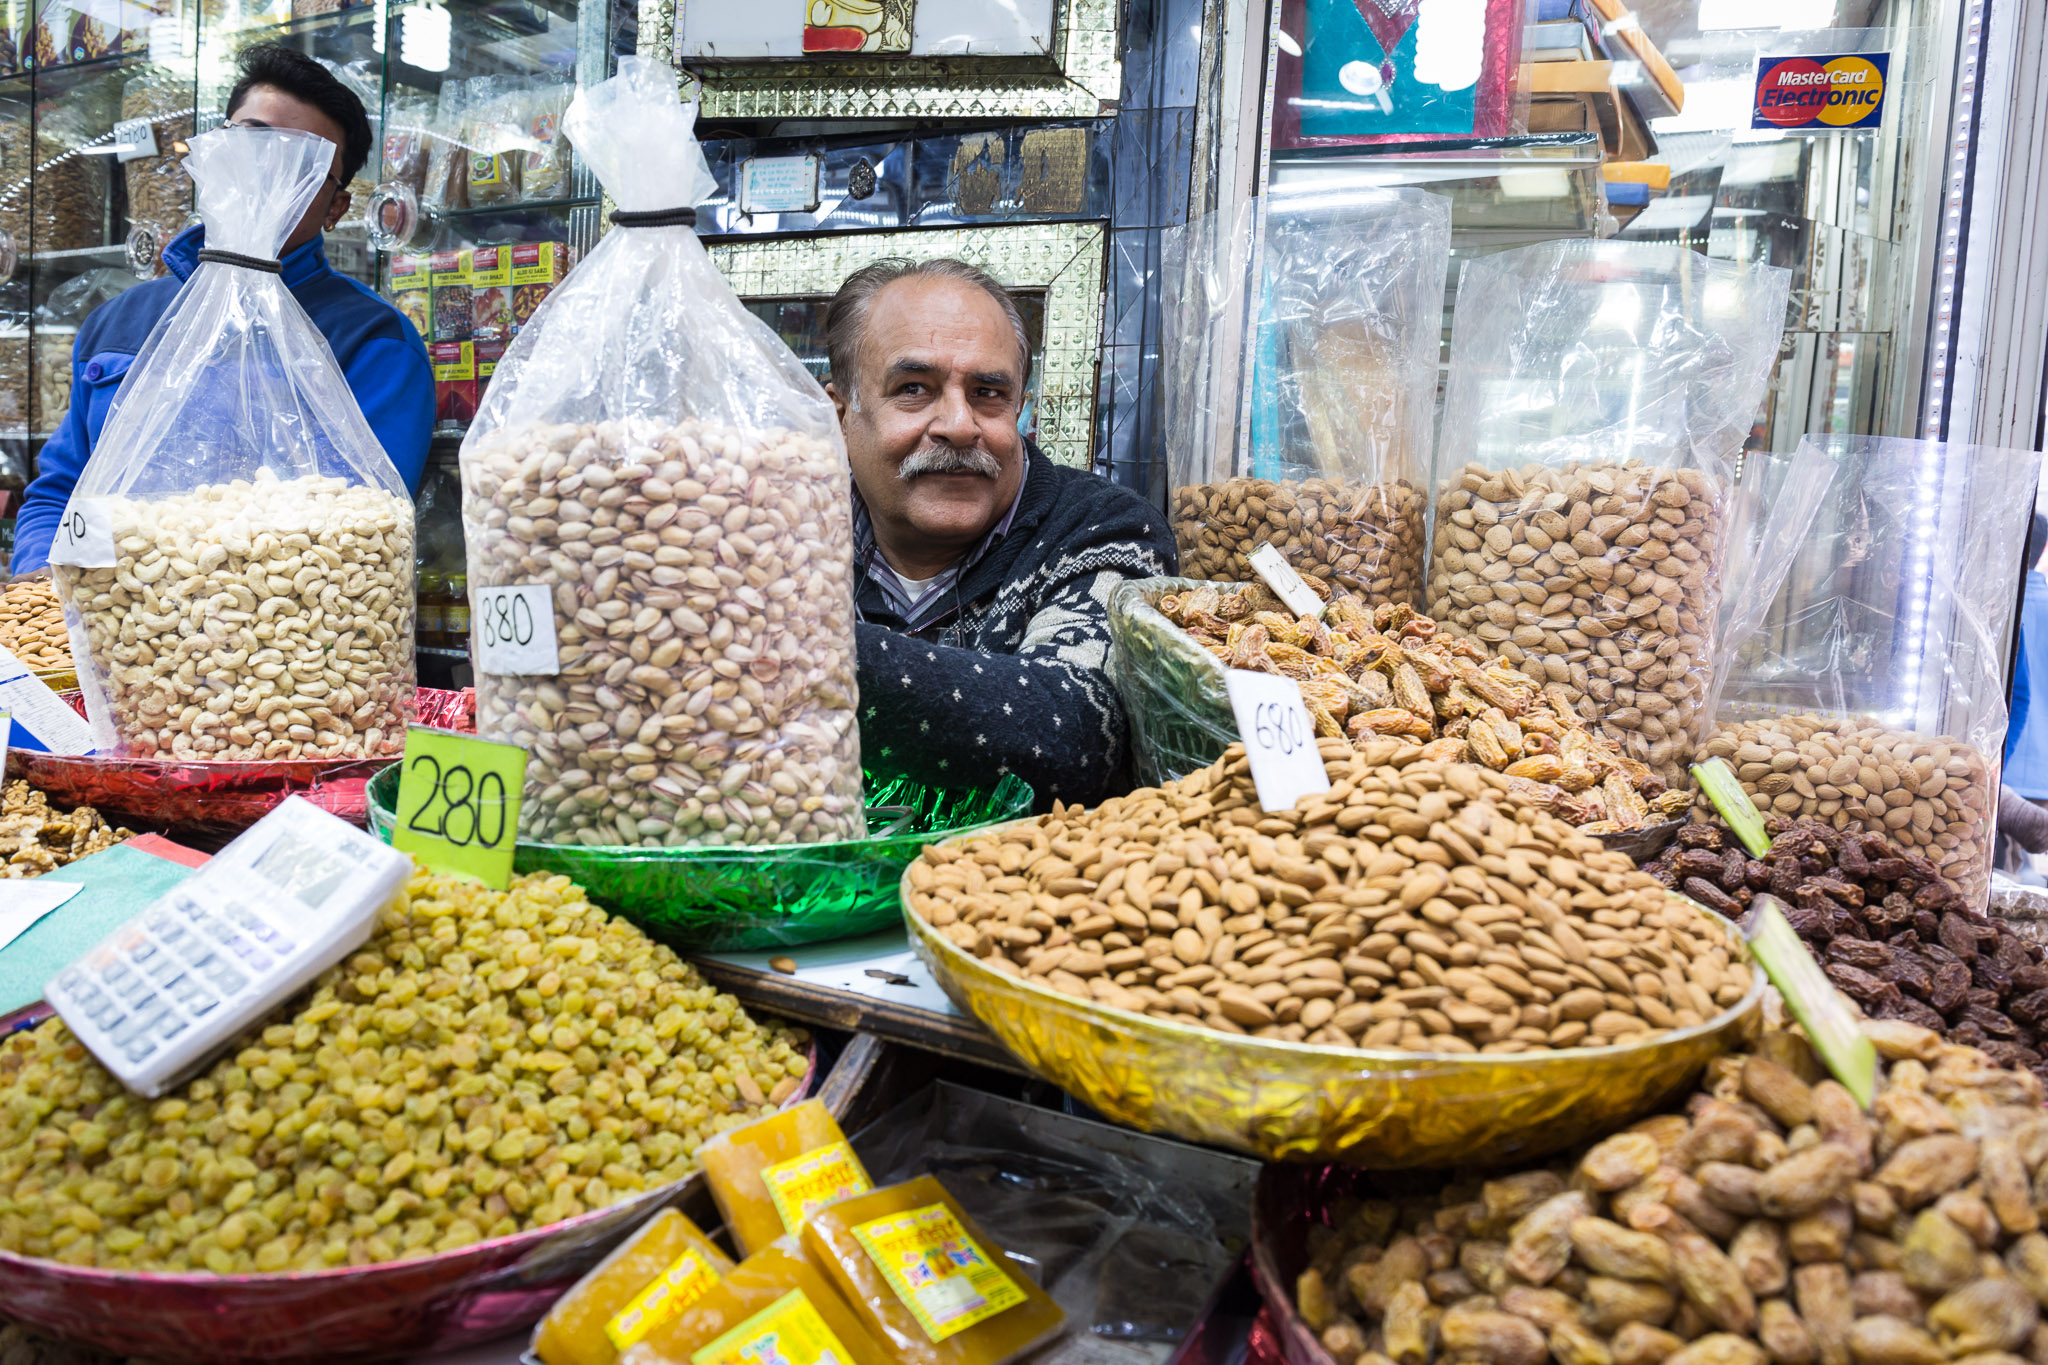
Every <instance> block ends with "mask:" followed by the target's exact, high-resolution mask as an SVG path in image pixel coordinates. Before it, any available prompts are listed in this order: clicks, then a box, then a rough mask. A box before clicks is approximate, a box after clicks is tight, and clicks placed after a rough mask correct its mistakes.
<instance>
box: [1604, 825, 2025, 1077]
mask: <svg viewBox="0 0 2048 1365" xmlns="http://www.w3.org/2000/svg"><path fill="white" fill-rule="evenodd" d="M1764 828H1765V829H1766V830H1767V831H1768V832H1769V833H1770V834H1771V836H1772V838H1771V848H1770V851H1769V852H1768V853H1767V854H1765V855H1764V857H1762V858H1751V857H1750V856H1749V855H1748V853H1747V852H1746V851H1745V850H1744V849H1743V847H1742V845H1741V843H1740V842H1739V841H1738V840H1737V839H1736V838H1735V836H1734V835H1733V834H1731V833H1730V832H1729V831H1728V828H1727V826H1725V825H1723V824H1721V823H1720V822H1719V821H1696V822H1695V823H1693V824H1690V825H1687V826H1686V827H1685V828H1684V829H1682V830H1680V831H1679V832H1678V838H1677V841H1676V842H1675V843H1674V844H1673V845H1672V847H1670V848H1668V849H1666V850H1665V851H1664V852H1663V853H1662V854H1661V855H1660V856H1659V857H1658V858H1657V859H1656V860H1655V861H1654V862H1652V863H1650V864H1649V865H1648V866H1646V867H1645V868H1644V871H1646V872H1648V873H1650V874H1651V875H1652V876H1654V877H1656V878H1657V879H1658V880H1659V881H1661V882H1663V883H1664V884H1665V885H1666V886H1669V887H1671V888H1672V889H1674V890H1677V891H1682V892H1684V893H1685V894H1686V895H1688V896H1691V897H1692V898H1693V899H1694V900H1696V901H1698V902H1700V904H1702V905H1705V906H1707V907H1708V908H1710V909H1713V910H1718V911H1720V912H1721V913H1722V914H1724V915H1729V916H1731V917H1732V916H1735V915H1739V914H1740V913H1741V912H1742V911H1743V909H1744V908H1745V907H1747V906H1748V904H1749V902H1750V898H1751V897H1752V896H1754V895H1756V894H1757V893H1758V892H1760V891H1768V892H1770V893H1771V894H1772V895H1774V896H1776V897H1778V899H1780V900H1782V901H1784V902H1785V907H1786V909H1785V914H1786V917H1787V918H1788V919H1789V920H1790V921H1791V923H1792V927H1793V928H1794V929H1795V930H1797V931H1798V933H1799V936H1800V937H1801V938H1803V939H1805V940H1806V943H1807V946H1808V947H1810V948H1811V949H1812V950H1813V955H1814V957H1815V958H1816V959H1818V960H1819V961H1820V962H1821V964H1822V966H1823V967H1824V968H1825V970H1826V971H1827V974H1828V977H1829V979H1830V980H1832V981H1833V982H1834V983H1835V985H1836V986H1837V987H1838V988H1839V989H1840V990H1841V991H1842V992H1843V993H1844V994H1845V995H1848V996H1850V997H1851V998H1852V999H1854V1000H1855V1001H1856V1003H1858V1004H1859V1005H1861V1006H1863V1008H1864V1010H1865V1011H1866V1012H1867V1013H1869V1014H1871V1015H1873V1016H1874V1017H1876V1018H1879V1019H1904V1020H1906V1021H1908V1022H1909V1023H1914V1024H1919V1025H1922V1026H1924V1027H1926V1028H1931V1029H1934V1030H1935V1031H1937V1032H1939V1033H1941V1034H1943V1035H1944V1036H1946V1037H1947V1038H1949V1039H1951V1040H1952V1041H1954V1042H1958V1043H1966V1044H1968V1045H1969V1046H1971V1047H1978V1048H1982V1049H1983V1050H1984V1051H1985V1052H1987V1053H1989V1054H1990V1055H1991V1057H1992V1058H1993V1059H1994V1060H1996V1061H1998V1062H2000V1063H2002V1064H2004V1065H2006V1066H2015V1067H2024V1068H2026V1069H2027V1070H2029V1071H2033V1072H2035V1073H2037V1074H2039V1075H2040V1076H2041V1077H2042V1079H2043V1080H2048V1039H2044V1037H2043V1034H2044V1031H2048V964H2044V963H2043V961H2042V950H2041V948H2040V946H2039V945H2038V944H2034V943H2030V942H2028V941H2027V940H2026V939H2023V938H2021V937H2020V936H2019V935H2018V934H2016V933H2014V932H2013V931H2012V930H2011V929H2009V928H2007V927H2006V926H2005V925H2004V924H2003V923H2001V922H1999V921H1998V920H1995V919H1989V918H1987V917H1985V916H1983V915H1980V914H1977V913H1976V912H1974V911H1972V910H1970V909H1969V908H1968V907H1967V906H1966V904H1965V903H1964V901H1963V897H1962V894H1961V893H1960V892H1959V891H1957V890H1956V888H1955V887H1954V886H1953V885H1951V884H1950V883H1949V882H1948V881H1946V880H1944V879H1943V878H1942V876H1941V874H1940V873H1939V871H1938V870H1937V869H1936V868H1935V866H1934V864H1933V863H1931V862H1929V861H1928V860H1927V859H1925V858H1923V857H1921V856H1920V855H1919V854H1917V853H1911V852H1908V851H1906V850H1905V849H1902V848H1900V847H1899V846H1898V845H1896V844H1894V843H1892V842H1891V841H1890V840H1889V839H1887V838H1885V836H1884V835H1882V834H1869V833H1864V832H1861V831H1856V830H1838V829H1836V828H1835V827H1834V826H1833V825H1831V824H1828V823H1826V822H1825V821H1821V820H1817V819H1804V820H1800V821H1797V822H1796V823H1795V822H1794V821H1791V820H1788V819H1786V818H1785V817H1784V816H1767V817H1766V818H1765V821H1764Z"/></svg>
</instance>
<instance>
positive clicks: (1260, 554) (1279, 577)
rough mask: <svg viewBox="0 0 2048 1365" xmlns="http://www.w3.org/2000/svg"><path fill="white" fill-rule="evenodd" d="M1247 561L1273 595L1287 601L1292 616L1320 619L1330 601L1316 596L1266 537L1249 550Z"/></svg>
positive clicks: (1313, 590)
mask: <svg viewBox="0 0 2048 1365" xmlns="http://www.w3.org/2000/svg"><path fill="white" fill-rule="evenodd" d="M1251 565H1252V567H1253V568H1254V569H1257V570H1258V571H1259V577H1261V578H1263V579H1265V580H1266V586H1267V587H1269V588H1271V589H1272V590H1273V595H1274V596H1275V597H1277V598H1279V599H1280V600H1281V601H1282V602H1285V603H1286V604H1287V609H1288V610H1289V611H1291V612H1293V613H1294V614H1295V615H1296V616H1313V617H1314V618H1315V619H1316V620H1318V621H1320V620H1322V619H1323V613H1324V612H1325V611H1328V610H1329V608H1330V604H1329V603H1328V602H1325V601H1324V600H1323V599H1322V598H1320V597H1318V596H1316V590H1315V589H1314V588H1311V587H1310V586H1309V585H1308V584H1307V583H1304V582H1303V581H1302V578H1301V575H1300V574H1298V573H1296V572H1295V571H1294V566H1293V565H1292V564H1289V563H1288V562H1287V556H1286V555H1283V554H1281V553H1280V551H1279V550H1278V549H1276V548H1274V545H1273V542H1272V541H1270V540H1269V541H1267V542H1266V543H1265V544H1264V545H1261V546H1260V547H1259V548H1258V549H1256V550H1253V551H1252V553H1251Z"/></svg>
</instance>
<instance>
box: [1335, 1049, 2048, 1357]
mask: <svg viewBox="0 0 2048 1365" xmlns="http://www.w3.org/2000/svg"><path fill="white" fill-rule="evenodd" d="M1864 1027H1865V1031H1866V1032H1867V1033H1869V1034H1870V1036H1871V1037H1872V1039H1873V1041H1875V1042H1876V1043H1877V1045H1878V1051H1879V1054H1880V1057H1881V1058H1882V1059H1883V1060H1882V1062H1881V1074H1880V1077H1879V1087H1878V1095H1877V1100H1876V1103H1875V1104H1874V1105H1873V1107H1872V1110H1871V1112H1870V1113H1868V1114H1866V1113H1865V1112H1864V1111H1863V1109H1862V1108H1860V1107H1859V1106H1858V1105H1857V1103H1856V1101H1855V1100H1854V1099H1852V1098H1851V1097H1850V1094H1849V1092H1848V1090H1846V1089H1845V1088H1843V1087H1842V1086H1841V1085H1840V1084H1839V1083H1837V1082H1835V1081H1833V1080H1823V1079H1820V1078H1821V1076H1822V1075H1823V1074H1824V1073H1822V1071H1821V1069H1820V1067H1819V1066H1818V1064H1817V1063H1816V1062H1815V1060H1814V1057H1813V1054H1812V1053H1811V1051H1810V1050H1809V1049H1808V1048H1807V1046H1806V1044H1805V1042H1804V1041H1803V1040H1802V1039H1801V1038H1799V1037H1798V1036H1797V1035H1796V1034H1792V1033H1786V1032H1775V1033H1768V1034H1766V1035H1765V1036H1764V1037H1763V1039H1762V1041H1761V1042H1760V1043H1759V1044H1758V1046H1757V1050H1756V1051H1755V1052H1753V1053H1749V1054H1746V1055H1744V1054H1730V1055H1726V1056H1722V1057H1717V1058H1715V1059H1714V1061H1713V1062H1712V1063H1710V1064H1709V1066H1708V1068H1707V1072H1706V1076H1705V1078H1704V1080H1703V1082H1702V1085H1701V1089H1700V1091H1699V1092H1698V1093H1696V1094H1694V1095H1693V1096H1692V1097H1691V1098H1690V1100H1689V1101H1688V1102H1687V1103H1686V1104H1685V1106H1684V1112H1682V1113H1667V1114H1662V1115H1658V1116H1656V1117H1652V1118H1648V1119H1644V1120H1643V1121H1641V1122H1640V1123H1637V1124H1635V1125H1634V1126H1632V1127H1630V1128H1629V1129H1628V1130H1626V1131H1625V1132H1622V1133H1619V1134H1616V1135H1615V1136H1613V1137H1610V1138H1608V1139H1606V1140H1605V1141H1603V1142H1600V1143H1598V1144H1597V1145H1595V1146H1594V1147H1592V1148H1591V1149H1590V1150H1588V1151H1586V1152H1585V1153H1584V1154H1583V1156H1582V1157H1581V1158H1580V1159H1579V1160H1578V1161H1577V1162H1576V1163H1568V1164H1562V1165H1557V1166H1552V1167H1548V1168H1543V1169H1537V1170H1528V1171H1522V1172H1519V1173H1516V1174H1513V1175H1508V1176H1504V1177H1502V1178H1499V1179H1495V1180H1484V1181H1482V1180H1480V1179H1477V1178H1461V1179H1456V1180H1453V1181H1452V1182H1450V1183H1449V1184H1447V1185H1445V1186H1444V1187H1443V1188H1442V1189H1441V1190H1440V1191H1439V1192H1438V1193H1437V1194H1436V1195H1435V1196H1434V1197H1424V1198H1407V1199H1400V1200H1392V1199H1359V1198H1355V1197H1354V1198H1349V1199H1347V1200H1345V1201H1341V1202H1340V1203H1339V1204H1338V1205H1337V1206H1336V1207H1334V1208H1332V1209H1330V1210H1329V1211H1328V1213H1327V1215H1326V1216H1327V1218H1328V1220H1329V1222H1328V1225H1327V1226H1321V1225H1319V1226H1316V1227H1313V1228H1311V1229H1310V1230H1309V1234H1310V1235H1309V1241H1308V1251H1309V1256H1310V1265H1309V1268H1308V1269H1307V1270H1305V1271H1303V1272H1302V1274H1301V1275H1300V1277H1299V1279H1298V1281H1297V1283H1296V1299H1297V1304H1298V1307H1299V1309H1300V1311H1301V1315H1302V1317H1303V1319H1304V1320H1305V1321H1306V1322H1307V1323H1308V1325H1309V1326H1310V1327H1311V1328H1313V1329H1314V1330H1315V1331H1316V1332H1317V1333H1318V1334H1319V1335H1320V1337H1321V1339H1322V1344H1323V1346H1324V1348H1325V1349H1326V1350H1327V1351H1328V1352H1329V1354H1330V1355H1331V1356H1332V1357H1334V1358H1335V1359H1336V1360H1337V1361H1338V1362H1340V1365H1429V1363H1430V1362H1432V1361H1441V1362H1445V1363H1446V1365H1450V1363H1452V1362H1456V1363H1457V1365H1468V1363H1469V1365H1482V1363H1483V1365H1542V1362H1544V1361H1545V1360H1546V1359H1554V1360H1556V1361H1557V1362H1558V1365H1765V1362H1766V1361H1769V1362H1772V1363H1773V1365H1943V1363H1944V1362H1958V1363H1959V1365H1961V1363H1962V1362H1967V1363H1968V1365H2026V1362H2028V1361H2033V1362H2037V1365H2038V1362H2040V1361H2043V1360H2048V1327H2044V1326H2043V1324H2042V1321H2041V1307H2042V1305H2043V1304H2048V1236H2044V1235H2043V1233H2042V1231H2041V1203H2042V1202H2048V1201H2044V1200H2043V1195H2042V1194H2041V1193H2037V1191H2042V1189H2043V1186H2042V1184H2041V1183H2040V1182H2041V1181H2042V1178H2043V1177H2044V1176H2048V1113H2043V1112H2042V1108H2041V1098H2042V1085H2041V1082H2040V1081H2039V1080H2038V1079H2037V1078H2036V1077H2034V1076H2032V1075H2029V1074H2027V1073H2024V1072H2013V1071H2007V1070H2003V1069H2000V1068H1999V1067H1997V1066H1995V1065H1994V1064H1993V1063H1992V1061H1991V1059H1990V1058H1989V1057H1987V1056H1985V1054H1984V1053H1982V1052H1980V1051H1978V1050H1976V1049H1973V1048H1967V1047H1963V1046H1961V1045H1959V1044H1954V1043H1944V1042H1942V1040H1941V1039H1940V1038H1939V1037H1938V1036H1937V1035H1936V1034H1934V1033H1933V1032H1932V1031H1930V1030H1927V1029H1923V1028H1919V1027H1917V1026H1915V1025H1912V1024H1907V1023H1904V1022H1902V1021H1899V1020H1882V1021H1870V1022H1867V1023H1866V1024H1865V1026H1864ZM1966 1133H1967V1134H1968V1135H1967V1136H1966Z"/></svg>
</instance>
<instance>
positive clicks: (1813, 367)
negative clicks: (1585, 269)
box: [1253, 0, 1946, 450]
mask: <svg viewBox="0 0 2048 1365" xmlns="http://www.w3.org/2000/svg"><path fill="white" fill-rule="evenodd" d="M1253 3H1254V4H1255V5H1269V6H1270V11H1269V13H1268V15H1267V18H1268V21H1269V26H1268V29H1267V37H1268V42H1267V44H1266V50H1265V52H1264V53H1263V56H1264V57H1265V61H1266V67H1265V73H1264V74H1265V81H1264V101H1263V111H1262V118H1261V121H1260V124H1259V133H1258V154H1257V159H1256V164H1257V172H1256V177H1255V178H1256V183H1257V186H1258V188H1259V189H1260V190H1262V191H1263V190H1264V189H1266V188H1267V187H1285V186H1301V185H1303V184H1317V185H1324V186H1341V185H1355V184H1377V185H1417V186H1421V187H1422V188H1425V189H1428V190H1431V191H1434V192H1437V193H1441V194H1446V195H1448V196H1449V197H1450V198H1451V200H1452V207H1453V223H1454V229H1455V231H1454V236H1453V243H1452V245H1453V261H1452V269H1451V272H1450V283H1449V292H1450V297H1449V298H1448V299H1447V300H1446V308H1447V313H1446V324H1447V333H1448V322H1449V310H1450V309H1451V308H1453V307H1454V306H1455V301H1456V294H1457V287H1458V280H1459V278H1460V275H1461V273H1462V266H1463V263H1464V262H1465V261H1467V260H1469V259H1471V258H1472V257H1473V256H1474V255H1478V254H1482V253H1485V252H1488V251H1495V250H1500V249H1502V248H1504V247H1510V246H1516V245H1520V244H1523V243H1527V242H1531V241H1536V240H1541V239H1544V238H1551V237H1586V236H1598V237H1612V236H1618V237H1621V238H1623V239H1627V240H1636V241H1652V242H1675V243H1679V244H1682V245H1686V246H1689V247H1691V248H1692V249H1694V250H1697V251H1700V252H1702V253H1703V254H1705V255H1708V256H1713V257H1720V258H1724V259H1731V260H1740V261H1755V262H1763V263H1767V264H1771V265H1776V266H1784V267H1787V268H1789V269H1790V270H1791V271H1792V273H1793V289H1792V301H1791V306H1790V308H1789V310H1788V314H1787V317H1786V320H1785V340H1784V346H1783V349H1782V351H1781V354H1780V357H1779V363H1778V367H1777V371H1776V373H1775V375H1774V376H1773V380H1772V384H1771V388H1770V392H1769V394H1768V396H1767V398H1766V401H1765V408H1764V411H1763V412H1761V413H1760V414H1759V416H1758V420H1757V422H1756V424H1755V428H1754V431H1753V434H1752V437H1751V441H1750V445H1751V447H1752V448H1763V449H1777V450H1789V449H1791V448H1792V447H1794V446H1796V445H1797V444H1798V441H1799V439H1800V437H1801V436H1802V435H1805V434H1807V433H1809V432H1814V433H1822V432H1825V433H1885V434H1910V433H1912V432H1913V430H1914V424H1915V421H1916V416H1917V414H1916V404H1915V399H1916V397H1917V395H1918V393H1919V389H1920V382H1919V381H1920V375H1919V374H1917V373H1916V372H1915V369H1916V365H1917V363H1918V362H1917V359H1916V357H1915V355H1914V354H1913V352H1914V345H1913V340H1914V338H1915V337H1916V336H1917V335H1918V334H1919V333H1920V331H1921V330H1922V329H1923V328H1924V326H1925V316H1924V311H1923V310H1924V306H1925V303H1924V300H1925V293H1924V289H1922V288H1921V287H1920V285H1921V282H1920V281H1919V280H1917V279H1916V276H1915V272H1916V270H1917V268H1918V266H1919V262H1920V261H1921V259H1922V255H1923V253H1924V252H1925V251H1926V250H1927V244H1928V242H1929V241H1930V239H1931V238H1930V234H1931V233H1932V232H1933V231H1934V229H1935V228H1936V227H1938V223H1937V220H1936V219H1935V217H1934V214H1933V213H1932V212H1931V211H1930V209H1931V207H1932V201H1931V200H1930V199H1929V192H1930V186H1932V185H1933V184H1934V180H1935V177H1937V176H1938V175H1939V173H1940V171H1941V170H1942V165H1941V159H1940V157H1939V156H1937V155H1929V153H1928V147H1929V145H1930V139H1929V130H1930V129H1938V128H1939V127H1941V126H1943V122H1944V116H1945V114H1946V105H1945V102H1944V92H1943V91H1942V90H1941V89H1940V88H1939V85H1938V79H1937V78H1938V75H1939V73H1940V71H1941V70H1942V69H1943V60H1944V53H1945V49H1944V46H1943V35H1942V32H1941V28H1940V25H1939V23H1938V15H1937V12H1936V11H1937V8H1938V7H1937V6H1935V5H1930V4H1928V3H1925V2H1924V0H1811V2H1810V3H1798V4H1791V3H1788V4H1785V5H1782V6H1773V5H1769V4H1757V3H1752V2H1751V0H1486V3H1485V4H1483V5H1478V4H1475V5H1474V6H1473V7H1471V8H1470V10H1469V11H1461V13H1462V14H1463V16H1464V17H1463V18H1462V19H1460V20H1458V21H1457V23H1456V24H1454V25H1452V26H1451V27H1450V28H1446V29H1444V30H1443V32H1442V33H1439V34H1437V35H1436V36H1437V37H1438V38H1441V39H1442V41H1441V42H1439V43H1437V44H1436V45H1435V46H1434V48H1432V34H1431V32H1430V31H1429V19H1430V15H1431V13H1432V12H1433V10H1434V7H1432V6H1426V5H1425V6H1422V7H1421V9H1420V15H1419V17H1418V15H1417V13H1416V11H1417V7H1416V6H1414V5H1394V4H1385V5H1379V6H1374V5H1369V4H1363V3H1361V4H1357V5H1353V4H1352V3H1351V0H1253ZM1443 13H1445V14H1449V13H1450V11H1449V10H1448V9H1446V10H1444V11H1443ZM1852 54H1878V60H1879V61H1880V62H1883V63H1885V64H1886V66H1885V67H1883V68H1875V69H1874V71H1873V73H1872V74H1875V75H1876V76H1877V82H1878V85H1879V86H1881V88H1882V91H1883V94H1882V103H1881V105H1880V106H1873V107H1876V108H1878V109H1879V110H1880V112H1878V113H1875V114H1873V115H1872V116H1871V117H1870V118H1869V119H1867V120H1858V121H1854V122H1845V121H1844V120H1842V119H1840V118H1837V117H1834V116H1830V117H1828V118H1827V119H1825V120H1822V121H1819V122H1816V121H1815V120H1814V119H1812V118H1807V119H1804V120H1803V121H1802V120H1800V119H1796V118H1793V119H1786V118H1781V119H1779V120H1777V123H1778V124H1780V125H1784V126H1767V125H1768V123H1769V121H1768V120H1766V119H1765V118H1764V116H1762V115H1760V114H1758V115H1755V116H1754V117H1753V102H1754V100H1755V99H1757V98H1760V96H1758V95H1757V93H1756V86H1757V82H1758V79H1759V75H1758V73H1759V71H1760V69H1761V68H1760V66H1759V63H1760V62H1761V63H1763V64H1764V65H1765V66H1770V65H1773V64H1776V63H1780V62H1784V61H1787V60H1791V61H1793V62H1794V64H1795V65H1797V66H1798V67H1799V68H1800V69H1801V70H1802V71H1803V70H1807V69H1808V68H1810V69H1811V71H1814V72H1819V71H1821V70H1823V68H1826V69H1828V70H1830V71H1832V70H1833V69H1834V68H1835V67H1836V66H1841V65H1845V64H1846V65H1848V66H1854V65H1856V64H1857V63H1862V64H1864V65H1870V62H1868V61H1866V59H1865V57H1864V56H1863V55H1852ZM1937 139H1938V134H1937Z"/></svg>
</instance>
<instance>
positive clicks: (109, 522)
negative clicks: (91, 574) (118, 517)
mask: <svg viewBox="0 0 2048 1365" xmlns="http://www.w3.org/2000/svg"><path fill="white" fill-rule="evenodd" d="M50 562H51V563H52V564H68V565H70V566H72V567H73V568H78V569H111V568H113V567H114V518H113V515H112V514H111V513H110V512H109V511H108V510H107V500H106V499H105V498H73V499H72V500H71V502H70V504H69V505H68V506H67V507H65V509H64V520H62V521H60V522H58V523H57V536H56V538H55V539H54V540H52V541H51V542H50Z"/></svg>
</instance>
